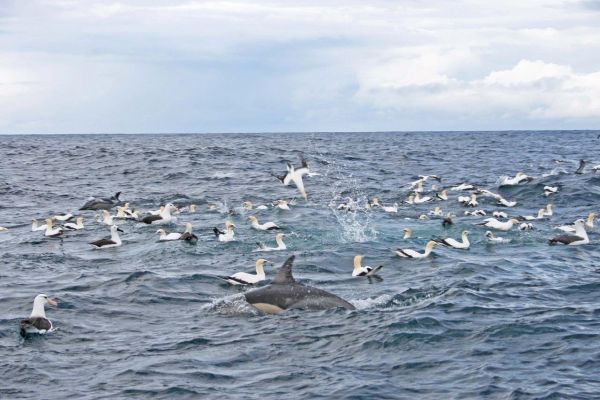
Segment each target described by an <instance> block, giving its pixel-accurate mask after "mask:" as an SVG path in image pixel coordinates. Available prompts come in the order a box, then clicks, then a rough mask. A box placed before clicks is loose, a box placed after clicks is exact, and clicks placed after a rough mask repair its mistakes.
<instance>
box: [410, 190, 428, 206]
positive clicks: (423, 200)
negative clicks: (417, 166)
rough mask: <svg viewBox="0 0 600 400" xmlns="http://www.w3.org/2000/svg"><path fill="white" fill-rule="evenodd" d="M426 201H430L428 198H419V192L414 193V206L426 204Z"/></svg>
mask: <svg viewBox="0 0 600 400" xmlns="http://www.w3.org/2000/svg"><path fill="white" fill-rule="evenodd" d="M428 201H431V197H430V196H425V197H421V195H420V194H419V192H415V197H414V198H413V202H414V203H415V204H423V203H427V202H428Z"/></svg>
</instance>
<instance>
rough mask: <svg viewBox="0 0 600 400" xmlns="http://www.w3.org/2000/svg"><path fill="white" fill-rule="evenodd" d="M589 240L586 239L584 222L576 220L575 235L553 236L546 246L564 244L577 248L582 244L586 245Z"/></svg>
mask: <svg viewBox="0 0 600 400" xmlns="http://www.w3.org/2000/svg"><path fill="white" fill-rule="evenodd" d="M589 242H590V239H589V238H588V235H587V232H586V231H585V221H584V220H582V219H578V220H577V221H575V235H559V236H555V237H553V238H552V239H550V240H549V241H548V244H550V245H553V244H565V245H568V246H579V245H582V244H588V243H589Z"/></svg>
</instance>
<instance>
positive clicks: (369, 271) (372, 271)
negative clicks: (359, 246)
mask: <svg viewBox="0 0 600 400" xmlns="http://www.w3.org/2000/svg"><path fill="white" fill-rule="evenodd" d="M362 259H363V256H354V269H353V270H352V276H373V275H376V274H377V272H379V270H380V269H381V268H383V265H380V266H378V267H375V268H373V267H369V266H368V265H365V266H364V267H363V266H362V265H361V262H362Z"/></svg>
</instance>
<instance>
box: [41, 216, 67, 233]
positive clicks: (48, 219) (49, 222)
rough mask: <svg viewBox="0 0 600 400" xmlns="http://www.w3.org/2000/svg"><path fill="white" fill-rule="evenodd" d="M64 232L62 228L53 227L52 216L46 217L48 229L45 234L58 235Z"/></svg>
mask: <svg viewBox="0 0 600 400" xmlns="http://www.w3.org/2000/svg"><path fill="white" fill-rule="evenodd" d="M62 234H63V230H62V228H56V229H52V218H47V219H46V231H45V232H44V236H47V237H58V236H60V235H62Z"/></svg>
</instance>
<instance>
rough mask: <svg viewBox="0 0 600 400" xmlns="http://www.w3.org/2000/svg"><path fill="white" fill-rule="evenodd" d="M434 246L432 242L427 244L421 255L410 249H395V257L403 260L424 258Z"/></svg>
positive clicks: (434, 243)
mask: <svg viewBox="0 0 600 400" xmlns="http://www.w3.org/2000/svg"><path fill="white" fill-rule="evenodd" d="M436 244H437V243H436V242H435V241H434V240H430V241H429V242H427V244H426V245H425V251H424V252H423V253H419V252H418V251H416V250H412V249H396V251H395V253H396V255H398V256H400V257H404V258H425V257H427V256H428V255H429V254H430V253H431V251H432V250H433V247H434V246H435V245H436Z"/></svg>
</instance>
